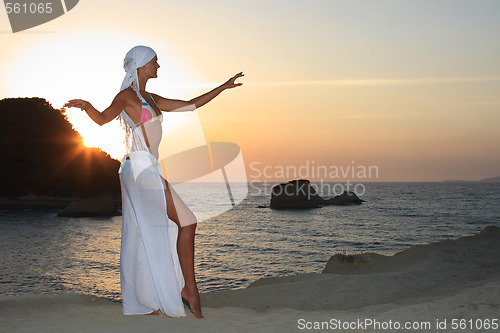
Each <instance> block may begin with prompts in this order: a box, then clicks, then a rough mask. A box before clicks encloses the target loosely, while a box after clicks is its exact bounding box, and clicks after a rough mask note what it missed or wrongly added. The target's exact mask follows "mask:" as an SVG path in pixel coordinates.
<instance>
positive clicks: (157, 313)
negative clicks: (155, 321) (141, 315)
mask: <svg viewBox="0 0 500 333" xmlns="http://www.w3.org/2000/svg"><path fill="white" fill-rule="evenodd" d="M148 315H153V316H159V315H160V313H159V312H158V311H153V312H151V313H148Z"/></svg>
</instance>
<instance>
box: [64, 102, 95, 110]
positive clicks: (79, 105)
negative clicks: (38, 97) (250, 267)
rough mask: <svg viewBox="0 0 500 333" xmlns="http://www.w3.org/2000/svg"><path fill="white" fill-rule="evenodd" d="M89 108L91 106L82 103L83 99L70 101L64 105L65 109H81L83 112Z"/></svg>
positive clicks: (87, 103)
mask: <svg viewBox="0 0 500 333" xmlns="http://www.w3.org/2000/svg"><path fill="white" fill-rule="evenodd" d="M91 106H92V104H90V103H89V102H87V101H84V100H83V99H72V100H70V101H68V103H66V104H64V107H65V108H79V109H82V110H83V111H86V110H87V109H88V108H90V107H91Z"/></svg>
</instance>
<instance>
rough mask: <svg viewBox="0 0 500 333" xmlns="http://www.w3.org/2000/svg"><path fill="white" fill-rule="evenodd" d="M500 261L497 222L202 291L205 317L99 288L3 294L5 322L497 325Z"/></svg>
mask: <svg viewBox="0 0 500 333" xmlns="http://www.w3.org/2000/svg"><path fill="white" fill-rule="evenodd" d="M499 264H500V228H498V227H494V226H491V227H487V228H485V229H484V230H483V231H482V232H481V233H479V234H476V235H471V236H465V237H461V238H458V239H453V240H444V241H440V242H434V243H430V244H426V245H416V246H412V247H410V248H408V249H406V250H404V251H401V252H399V253H396V254H395V255H392V256H383V255H377V254H371V253H363V254H357V255H353V256H349V255H340V256H336V257H335V259H333V260H330V261H329V262H328V263H327V265H326V267H325V269H324V270H323V272H322V273H308V274H297V275H292V276H285V277H275V278H265V279H260V280H257V281H256V282H254V283H253V284H251V285H250V286H249V287H247V288H244V289H238V290H228V291H218V292H207V293H203V294H202V305H203V313H204V315H205V317H206V318H205V319H203V320H197V319H196V318H194V316H193V315H192V314H191V313H189V311H188V310H187V315H186V317H185V318H169V317H167V316H165V315H163V314H162V315H160V316H123V315H122V314H121V303H120V302H116V301H111V300H109V299H105V298H99V297H96V296H86V295H78V294H59V295H18V296H2V297H1V298H0V313H1V315H0V327H2V329H3V331H5V332H34V331H36V332H68V331H70V332H153V331H158V330H165V331H166V330H169V331H174V332H187V331H190V332H256V331H258V332H294V331H315V330H325V331H328V330H333V331H335V330H336V331H342V332H377V331H380V332H382V331H384V332H387V331H394V332H405V331H408V332H409V331H420V332H447V331H449V332H451V331H456V330H460V329H461V331H469V332H491V331H495V329H494V328H495V323H496V325H497V326H496V327H497V328H496V330H498V320H499V319H500V318H499V317H500V315H499V314H500V311H499V309H500V265H499ZM460 325H462V326H460ZM454 327H456V329H454ZM417 328H418V329H417Z"/></svg>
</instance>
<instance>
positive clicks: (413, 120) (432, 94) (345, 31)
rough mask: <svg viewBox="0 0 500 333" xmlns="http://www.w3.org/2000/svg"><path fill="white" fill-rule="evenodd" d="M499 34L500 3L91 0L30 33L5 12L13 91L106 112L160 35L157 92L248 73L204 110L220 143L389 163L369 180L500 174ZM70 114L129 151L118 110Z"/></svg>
mask: <svg viewBox="0 0 500 333" xmlns="http://www.w3.org/2000/svg"><path fill="white" fill-rule="evenodd" d="M498 36H500V1H498V0H467V1H464V0H447V1H441V0H414V1H409V0H408V1H405V0H365V1H357V0H344V1H337V0H310V1H303V0H300V1H298V0H286V1H281V0H280V1H277V0H231V1H230V0H203V1H202V0H199V1H193V0H185V1H165V0H142V1H132V0H119V1H118V0H109V1H98V0H80V2H79V3H78V5H77V6H76V7H75V8H74V9H73V10H71V11H69V12H68V13H66V14H65V15H63V16H61V17H59V18H57V19H55V20H53V21H51V22H48V23H46V24H43V25H41V26H38V27H35V28H32V29H29V30H26V31H24V32H18V33H15V34H13V33H12V32H11V28H10V25H9V21H8V18H7V14H6V11H5V10H4V9H2V10H0V45H1V53H0V73H2V74H1V75H2V76H1V80H0V98H6V97H43V98H46V99H47V100H48V101H49V102H50V103H52V105H53V106H54V107H55V108H60V107H62V105H63V104H64V102H65V101H67V100H69V99H73V98H83V99H87V100H89V101H90V102H92V103H93V105H94V106H95V107H96V108H98V109H100V110H103V109H104V108H105V107H106V106H107V105H108V104H109V103H110V102H111V100H112V99H113V97H114V96H115V94H116V93H117V92H118V91H119V88H120V85H121V82H122V79H123V75H124V71H123V68H122V62H123V58H124V55H125V53H126V52H127V51H128V50H129V49H130V48H132V47H133V46H135V45H138V44H142V45H149V46H151V47H152V48H153V49H155V50H156V51H157V53H158V59H159V60H158V62H159V64H160V66H161V68H160V69H159V72H158V75H159V78H158V79H155V80H151V81H150V82H149V83H148V90H150V91H152V92H155V93H158V94H160V95H162V96H164V97H170V98H182V99H189V98H191V97H195V96H196V95H198V94H201V93H203V92H205V91H206V90H208V89H211V88H212V87H215V86H216V85H217V84H219V83H223V82H224V81H225V80H227V79H228V78H229V77H230V76H232V75H234V74H235V73H237V72H240V71H243V72H244V73H245V77H243V78H242V79H241V80H240V82H243V83H244V85H243V86H242V87H239V88H237V89H233V90H230V91H226V92H223V93H222V94H221V96H220V97H218V98H217V99H216V100H214V101H213V102H211V103H209V104H208V105H206V106H204V107H203V108H201V109H200V110H198V111H196V112H197V114H194V115H191V117H192V116H195V117H196V116H198V117H199V121H200V123H201V128H202V132H203V133H202V134H201V135H202V136H204V137H205V138H206V140H207V141H227V142H233V143H236V144H238V145H239V146H240V147H241V150H242V155H243V159H244V161H245V164H246V166H247V176H248V179H249V180H255V179H258V178H259V179H260V180H262V181H265V180H272V179H271V178H281V176H280V175H279V174H277V173H279V171H280V168H281V169H283V168H288V170H292V169H293V167H295V168H297V169H298V168H299V167H301V166H306V165H309V166H311V165H313V164H314V165H315V166H324V167H326V168H330V170H332V168H335V167H338V168H341V167H343V168H347V167H349V166H351V167H357V168H361V167H369V166H376V167H377V168H378V177H373V176H372V177H371V179H353V180H358V181H440V180H445V179H465V180H479V179H482V178H488V177H495V176H500V43H498ZM68 114H69V117H70V120H72V122H73V123H74V127H75V128H76V129H77V130H78V131H79V132H80V133H81V135H82V136H83V138H84V142H85V143H86V144H87V145H89V146H91V145H98V144H101V143H102V142H105V143H106V144H108V146H102V147H103V149H105V150H107V151H108V152H110V153H112V154H113V156H114V157H115V158H119V157H120V156H119V155H120V151H119V150H116V147H117V146H118V147H119V146H120V145H121V137H120V131H119V126H117V121H114V122H113V123H112V124H109V125H105V126H103V127H102V128H100V127H99V126H98V125H95V124H93V123H92V122H91V121H90V120H88V119H87V117H86V116H84V114H81V113H79V112H77V111H76V110H69V111H68ZM175 117H177V118H174V117H172V119H171V122H170V125H171V126H174V125H176V124H178V125H180V124H182V122H183V119H182V118H178V116H177V115H176V116H175ZM169 119H170V118H168V117H167V118H166V121H168V120H169ZM98 130H102V131H101V132H98ZM193 131H194V130H193ZM185 132H186V133H184V134H187V135H191V133H189V131H185ZM108 135H111V136H110V137H108ZM192 135H193V137H194V136H199V135H200V133H193V134H192ZM166 137H167V138H168V133H167V135H166ZM174 141H175V139H172V141H171V142H174ZM122 154H123V152H122ZM264 168H266V169H265V170H266V172H267V173H266V174H265V175H264V173H263V170H264ZM258 170H260V171H258ZM267 176H270V177H267ZM282 178H283V179H278V180H288V179H292V178H294V177H293V175H291V174H289V175H284V176H283V177H282ZM310 178H313V177H310ZM355 178H356V177H355ZM358 178H361V177H358ZM312 180H315V179H312ZM316 180H317V179H316ZM335 180H336V179H331V181H335Z"/></svg>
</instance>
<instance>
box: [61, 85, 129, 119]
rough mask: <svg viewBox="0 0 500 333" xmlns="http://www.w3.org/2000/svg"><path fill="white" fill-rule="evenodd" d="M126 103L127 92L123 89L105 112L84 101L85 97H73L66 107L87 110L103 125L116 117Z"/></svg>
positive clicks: (91, 116) (92, 117)
mask: <svg viewBox="0 0 500 333" xmlns="http://www.w3.org/2000/svg"><path fill="white" fill-rule="evenodd" d="M126 105H127V99H126V96H125V93H124V92H123V91H122V92H120V93H119V94H118V95H116V97H115V98H114V99H113V102H112V103H111V105H110V106H109V107H108V108H107V109H106V110H104V111H103V112H99V111H98V110H96V108H94V107H93V106H92V104H90V102H87V101H84V100H83V99H72V100H70V101H68V103H66V104H65V105H64V107H68V108H79V109H82V110H83V111H85V112H87V114H88V115H89V117H90V118H91V119H92V120H93V121H95V122H96V123H97V124H99V125H100V126H102V125H104V124H106V123H107V122H110V121H111V120H113V119H115V118H116V117H117V116H118V115H119V114H120V112H121V111H122V110H123V109H125V106H126Z"/></svg>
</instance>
